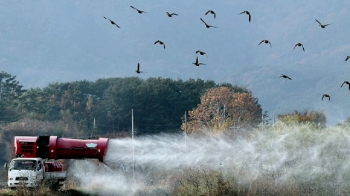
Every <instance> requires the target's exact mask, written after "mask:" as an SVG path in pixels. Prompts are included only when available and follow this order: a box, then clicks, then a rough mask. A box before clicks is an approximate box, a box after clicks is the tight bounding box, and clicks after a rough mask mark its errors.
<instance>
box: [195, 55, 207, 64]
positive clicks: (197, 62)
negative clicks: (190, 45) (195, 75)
mask: <svg viewBox="0 0 350 196" xmlns="http://www.w3.org/2000/svg"><path fill="white" fill-rule="evenodd" d="M192 64H193V65H195V66H200V65H205V64H204V63H200V62H199V61H198V56H197V58H196V62H194V63H192Z"/></svg>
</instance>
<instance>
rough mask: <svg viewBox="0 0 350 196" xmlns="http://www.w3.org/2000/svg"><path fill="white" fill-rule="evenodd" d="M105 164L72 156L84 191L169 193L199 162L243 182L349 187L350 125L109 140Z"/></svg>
mask: <svg viewBox="0 0 350 196" xmlns="http://www.w3.org/2000/svg"><path fill="white" fill-rule="evenodd" d="M133 149H134V150H133ZM105 163H106V164H107V165H108V167H107V166H106V165H104V164H96V162H91V161H85V160H83V161H75V162H74V165H73V166H72V167H71V171H74V174H75V175H76V177H77V178H78V179H79V181H80V182H81V186H82V187H83V188H84V190H89V191H91V192H93V193H95V194H101V195H105V194H113V195H135V194H137V193H138V192H139V191H143V192H147V191H148V192H149V193H150V194H149V195H157V194H156V192H155V190H164V191H165V192H167V191H168V192H169V190H170V188H171V187H170V184H169V183H170V182H171V181H172V180H173V179H172V177H173V176H175V175H176V174H178V173H181V172H183V171H185V170H186V169H190V168H197V167H205V168H207V169H210V170H214V171H220V172H223V174H224V175H225V176H233V177H234V178H235V179H236V181H237V183H239V184H243V185H244V184H246V185H249V184H252V183H254V181H255V180H257V179H261V178H266V177H268V178H271V179H273V180H274V183H275V185H276V186H281V185H282V186H284V185H288V184H289V183H292V182H298V183H305V184H317V185H318V186H322V187H324V188H325V189H329V190H330V191H332V192H334V191H339V193H340V192H341V191H344V190H349V188H350V185H349V183H348V182H349V180H350V129H349V128H341V127H330V128H327V129H322V130H319V129H313V128H311V127H309V126H306V125H302V126H292V127H287V126H284V125H280V126H275V128H270V129H269V130H265V131H261V130H260V131H257V130H255V131H252V132H251V133H250V134H245V136H244V137H243V136H242V137H234V138H228V137H227V136H225V135H222V136H205V137H202V136H201V137H193V136H187V137H186V140H185V137H184V136H179V135H177V136H176V135H157V136H146V137H136V138H135V139H134V141H133V140H132V139H131V138H123V139H111V140H110V141H109V145H108V151H107V154H106V157H105ZM133 163H134V164H135V166H134V167H133ZM133 179H134V180H133ZM152 191H153V192H152ZM165 192H162V193H160V195H162V194H163V195H164V193H165ZM143 195H144V194H143Z"/></svg>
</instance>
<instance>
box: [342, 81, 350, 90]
mask: <svg viewBox="0 0 350 196" xmlns="http://www.w3.org/2000/svg"><path fill="white" fill-rule="evenodd" d="M344 84H347V85H349V90H350V82H349V81H344V82H343V84H342V85H341V86H340V87H343V85H344Z"/></svg>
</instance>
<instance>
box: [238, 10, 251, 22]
mask: <svg viewBox="0 0 350 196" xmlns="http://www.w3.org/2000/svg"><path fill="white" fill-rule="evenodd" d="M240 14H247V15H248V16H249V22H250V21H251V20H252V15H250V13H249V12H248V11H243V12H241V13H240Z"/></svg>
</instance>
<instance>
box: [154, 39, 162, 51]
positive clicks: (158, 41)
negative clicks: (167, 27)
mask: <svg viewBox="0 0 350 196" xmlns="http://www.w3.org/2000/svg"><path fill="white" fill-rule="evenodd" d="M157 43H159V44H160V45H163V46H164V49H165V44H164V42H162V41H160V40H157V41H156V42H154V44H157Z"/></svg>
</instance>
